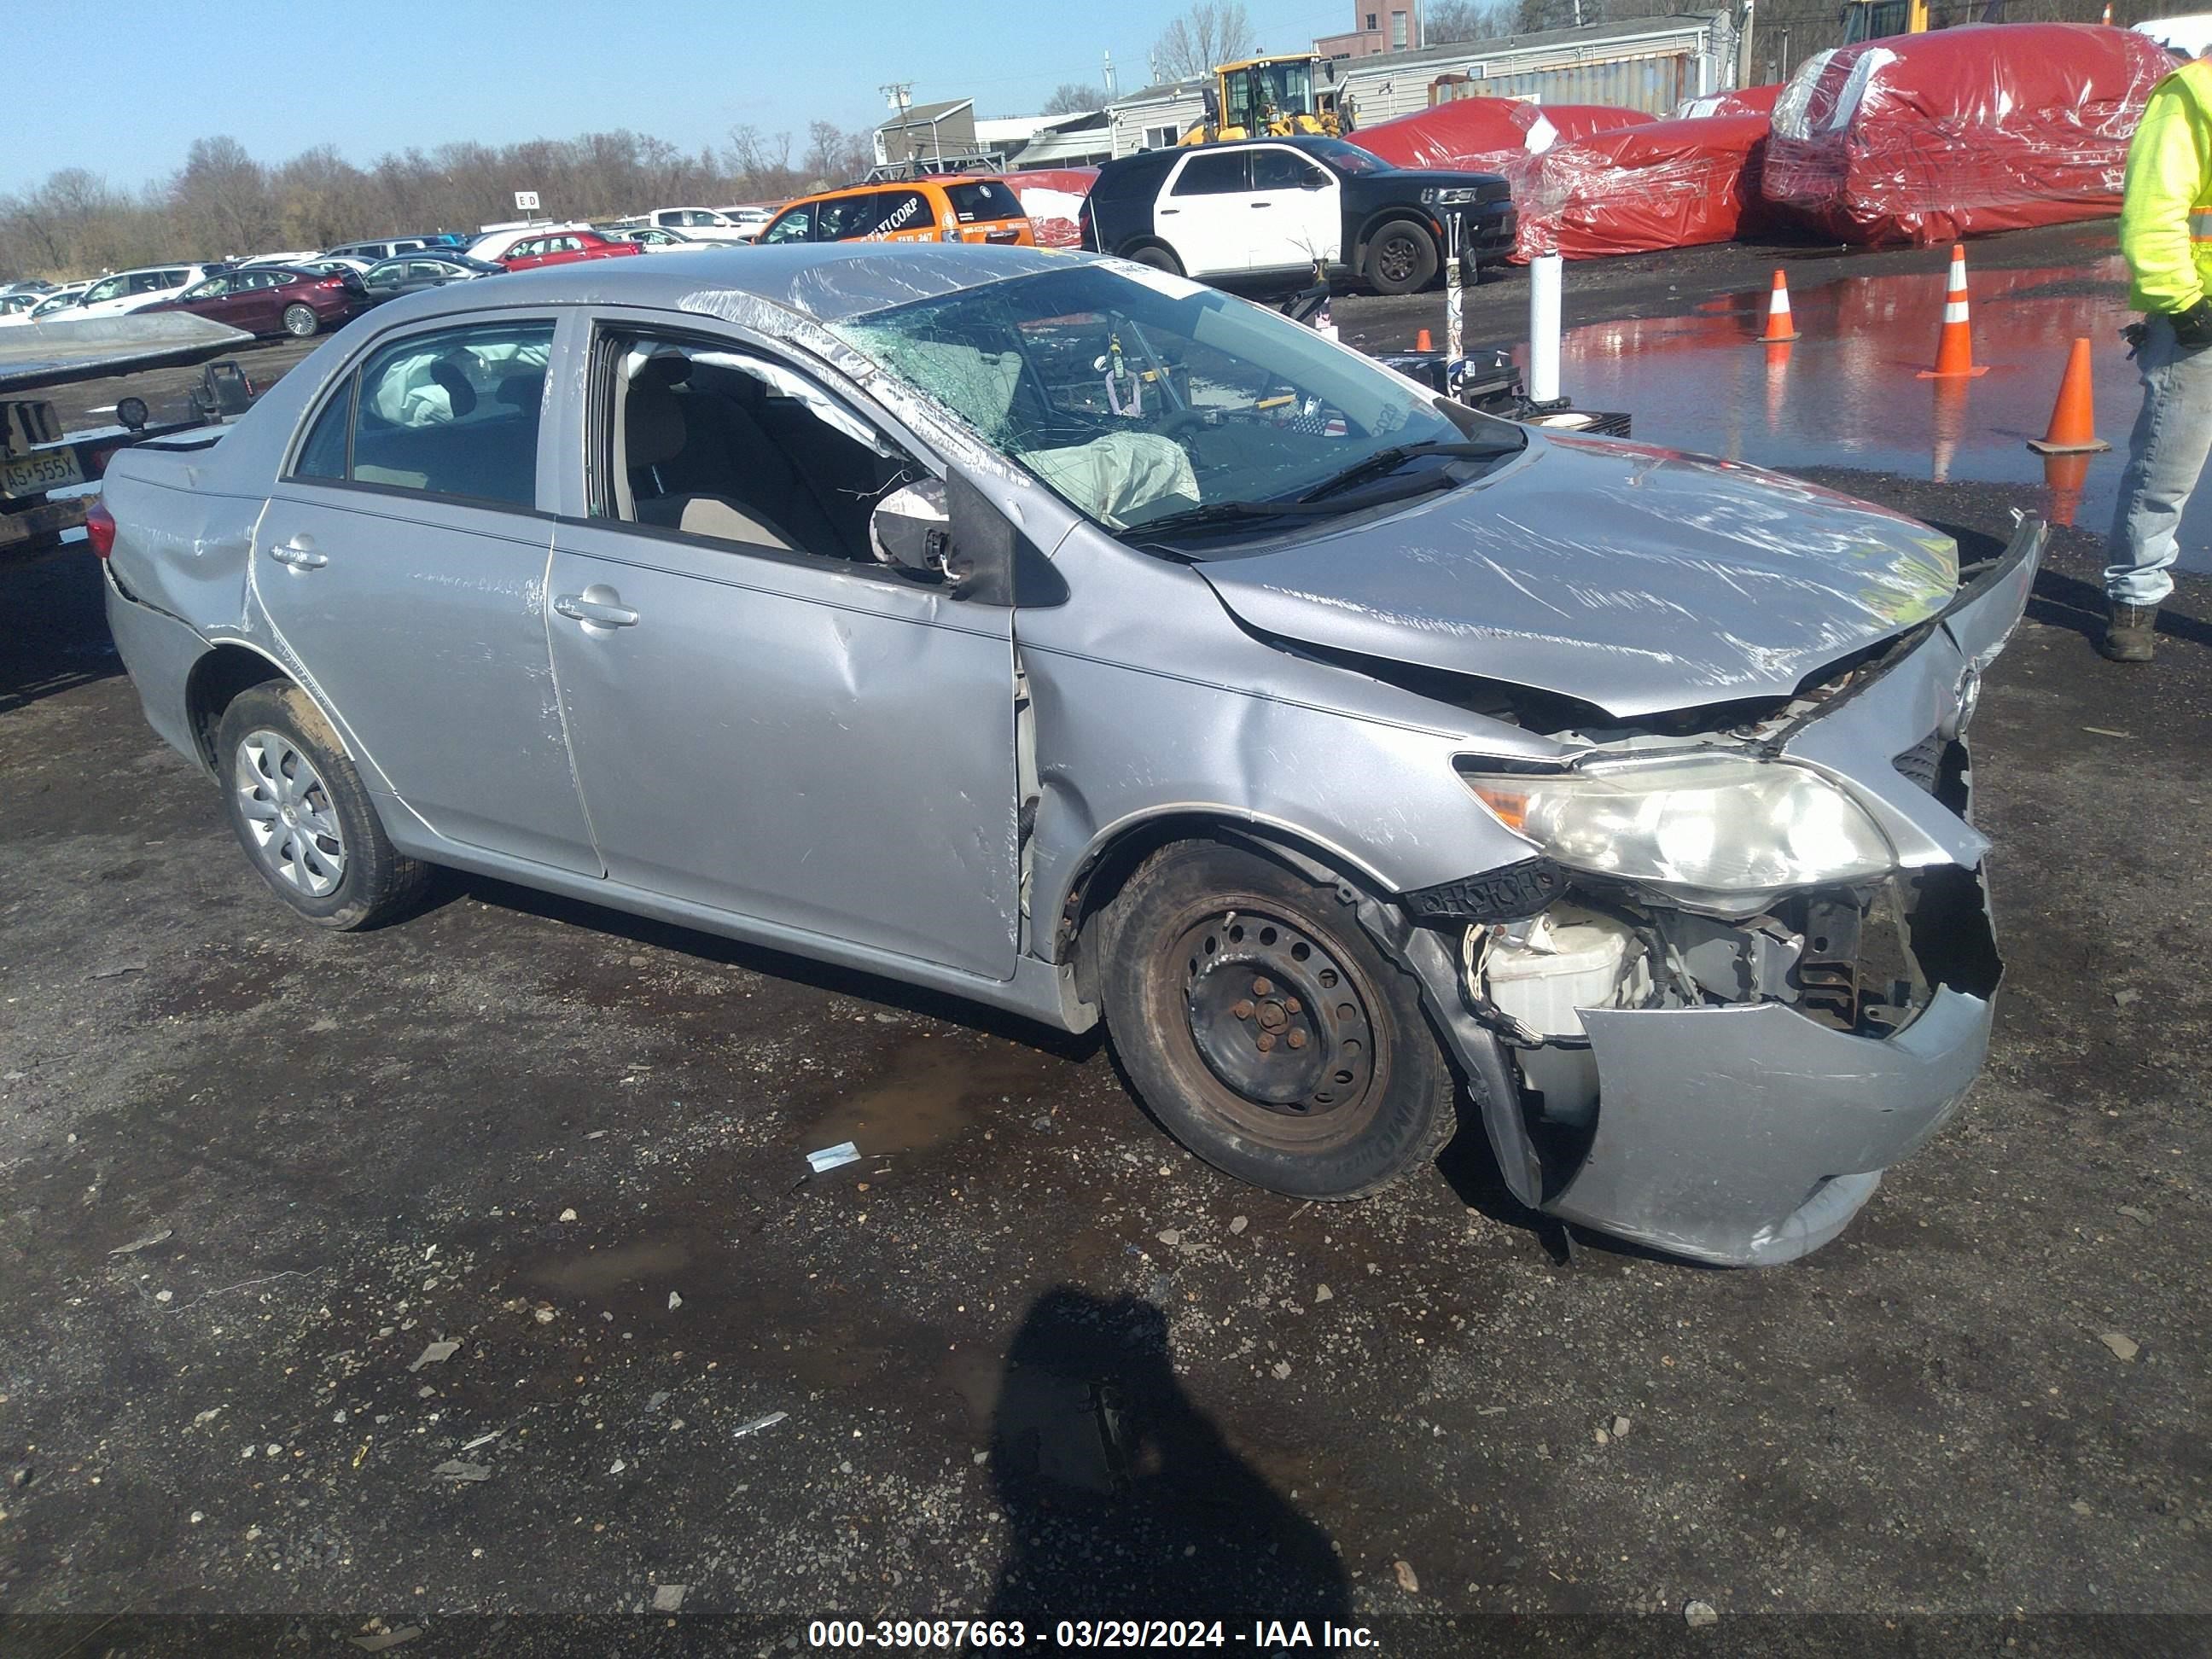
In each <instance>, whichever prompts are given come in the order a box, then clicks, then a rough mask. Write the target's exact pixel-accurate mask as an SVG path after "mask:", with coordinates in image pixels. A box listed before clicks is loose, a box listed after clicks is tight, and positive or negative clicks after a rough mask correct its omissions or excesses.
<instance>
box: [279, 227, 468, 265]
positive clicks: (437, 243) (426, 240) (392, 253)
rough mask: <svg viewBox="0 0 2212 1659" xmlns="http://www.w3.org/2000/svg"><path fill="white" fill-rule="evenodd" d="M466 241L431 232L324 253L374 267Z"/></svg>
mask: <svg viewBox="0 0 2212 1659" xmlns="http://www.w3.org/2000/svg"><path fill="white" fill-rule="evenodd" d="M466 240H467V239H466V238H465V237H461V236H456V235H454V234H453V233H452V232H450V231H443V230H441V231H430V232H425V233H424V234H421V235H417V236H386V237H380V238H379V239H377V240H374V241H368V242H341V243H339V244H338V245H337V246H336V247H332V248H325V249H324V250H323V252H324V253H325V256H329V255H337V256H340V257H343V258H349V259H358V260H360V261H361V262H362V264H365V265H373V264H376V262H377V261H378V260H380V259H391V258H397V257H398V255H400V254H402V253H417V252H421V251H422V250H423V249H424V248H442V247H458V246H461V245H462V244H463V243H464V242H465V241H466ZM294 263H297V262H296V261H295V262H294Z"/></svg>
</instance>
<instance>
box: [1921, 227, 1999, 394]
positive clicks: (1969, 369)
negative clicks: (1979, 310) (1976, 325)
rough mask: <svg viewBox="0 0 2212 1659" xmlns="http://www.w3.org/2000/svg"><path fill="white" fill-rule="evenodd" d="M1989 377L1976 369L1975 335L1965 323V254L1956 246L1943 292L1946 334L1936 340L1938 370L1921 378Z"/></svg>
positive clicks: (1927, 370)
mask: <svg viewBox="0 0 2212 1659" xmlns="http://www.w3.org/2000/svg"><path fill="white" fill-rule="evenodd" d="M1988 373H1989V370H1988V369H1986V368H1975V367H1974V334H1973V330H1972V327H1971V326H1969V325H1968V323H1967V320H1966V247H1965V246H1964V245H1963V244H1961V243H1959V242H1954V243H1952V244H1951V275H1950V279H1949V282H1948V286H1946V288H1945V289H1944V291H1943V331H1942V333H1940V334H1938V335H1937V336H1936V367H1935V368H1923V369H1922V370H1921V371H1920V378H1921V379H1922V380H1954V379H1964V378H1966V376H1968V375H1972V374H1988Z"/></svg>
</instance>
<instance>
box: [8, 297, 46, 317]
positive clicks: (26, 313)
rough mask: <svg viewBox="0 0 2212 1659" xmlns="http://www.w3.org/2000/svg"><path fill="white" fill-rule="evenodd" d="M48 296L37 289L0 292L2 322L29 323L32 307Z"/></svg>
mask: <svg viewBox="0 0 2212 1659" xmlns="http://www.w3.org/2000/svg"><path fill="white" fill-rule="evenodd" d="M45 298H46V295H43V294H40V293H39V292H37V291H35V290H28V291H26V292H24V293H21V294H0V323H9V322H19V323H27V322H29V321H30V320H31V309H32V307H34V306H36V305H37V304H39V303H40V301H42V300H44V299H45Z"/></svg>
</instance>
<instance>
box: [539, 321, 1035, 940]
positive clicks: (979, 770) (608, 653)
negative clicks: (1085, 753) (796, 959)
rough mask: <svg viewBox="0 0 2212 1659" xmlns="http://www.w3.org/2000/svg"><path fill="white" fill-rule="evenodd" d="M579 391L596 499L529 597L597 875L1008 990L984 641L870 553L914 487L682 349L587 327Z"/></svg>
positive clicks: (725, 364) (1009, 653) (1002, 854)
mask: <svg viewBox="0 0 2212 1659" xmlns="http://www.w3.org/2000/svg"><path fill="white" fill-rule="evenodd" d="M590 385H591V386H592V392H591V394H590V395H591V396H592V398H593V399H594V401H595V403H596V404H597V405H598V407H597V409H596V410H595V411H594V413H595V415H596V416H597V418H596V419H594V420H593V421H592V422H588V423H587V425H588V428H589V429H591V430H594V431H597V432H600V433H603V434H605V450H604V451H603V452H602V453H601V455H600V457H599V459H598V462H597V464H596V465H595V469H594V471H595V476H597V477H599V478H600V480H601V481H602V482H601V488H600V490H599V495H598V498H597V500H596V501H595V502H594V504H593V514H594V516H592V517H591V518H589V519H585V520H577V519H566V518H564V519H563V520H562V521H561V523H560V525H559V526H558V528H557V529H556V532H555V538H554V550H553V563H552V574H551V586H550V589H549V590H548V591H549V595H550V608H551V612H552V615H551V617H550V626H551V629H552V640H553V669H554V678H555V679H556V681H557V682H558V683H559V685H560V688H561V700H562V709H563V711H564V713H565V714H566V716H567V722H568V735H569V743H570V745H571V749H572V751H573V753H574V757H575V767H576V777H577V781H578V782H579V784H580V787H581V788H582V790H583V794H584V802H585V805H586V809H587V810H588V811H589V813H590V816H591V822H592V829H593V831H594V833H595V834H596V836H598V842H599V851H600V854H601V855H602V857H603V858H604V860H605V865H606V869H607V873H608V875H609V876H610V877H611V878H613V879H615V880H617V881H621V882H625V883H629V884H634V885H635V886H638V887H642V888H647V889H649V890H652V891H654V892H656V893H662V894H667V895H670V896H676V897H679V898H683V899H686V900H690V901H691V902H696V903H700V904H705V905H710V906H713V907H714V908H718V909H721V910H726V911H731V912H735V913H737V914H738V915H747V916H752V917H757V918H759V919H761V920H763V921H770V922H774V923H777V924H780V925H782V926H785V927H793V928H799V929H803V930H805V931H806V932H809V933H818V934H823V935H826V936H828V937H829V938H833V939H841V940H847V941H851V942H854V943H858V944H861V945H870V946H873V947H876V948H878V949H881V950H884V951H894V952H896V953H898V954H900V955H903V956H908V957H918V958H921V959H922V960H924V961H927V962H933V963H942V964H945V965H947V966H950V967H954V968H959V969H965V970H967V971H968V972H970V973H974V974H977V975H984V976H987V977H989V978H992V979H1006V978H1008V977H1010V976H1011V975H1012V972H1013V963H1014V953H1015V950H1016V948H1017V944H1018V920H1019V899H1018V890H1017V880H1018V878H1017V866H1016V848H1017V842H1018V817H1017V806H1018V804H1017V799H1016V797H1017V785H1016V780H1015V770H1014V696H1013V640H1012V612H1011V611H1007V610H1006V609H1005V608H1003V607H1000V606H995V605H982V604H979V603H974V602H969V601H963V600H960V599H952V598H950V597H948V596H947V595H946V594H945V592H943V591H942V590H941V589H939V588H936V587H933V586H918V585H916V584H915V582H914V581H913V580H910V579H909V578H908V577H906V576H903V575H902V574H897V573H896V572H894V571H892V570H890V569H888V568H884V566H882V565H879V564H878V563H876V562H874V561H873V560H872V558H871V557H870V556H869V551H868V543H867V518H868V513H869V510H870V508H871V507H872V505H873V503H874V502H875V501H877V500H878V499H880V497H881V496H882V495H884V493H886V492H887V491H888V490H889V489H892V488H895V487H896V486H897V484H898V483H901V482H902V481H903V480H906V479H908V478H912V477H917V476H919V475H920V472H921V468H920V467H919V465H917V464H916V463H915V462H914V461H913V460H912V459H910V458H909V457H908V455H907V454H906V453H905V452H904V451H902V449H901V448H900V447H898V446H897V445H896V443H895V442H893V441H890V439H889V438H887V437H886V436H884V435H883V433H882V431H881V429H880V428H879V427H878V425H877V424H876V423H874V422H872V421H871V420H870V419H869V418H868V417H867V416H866V415H864V414H862V413H860V412H859V410H858V409H857V408H856V406H855V405H854V404H852V403H850V402H848V401H846V400H844V398H842V395H841V394H840V393H839V392H837V391H836V390H834V389H832V388H829V387H827V386H824V385H823V383H822V382H821V381H820V380H815V379H811V378H809V377H806V376H803V375H802V374H800V373H799V371H798V370H797V369H796V368H794V367H793V365H791V364H788V363H785V362H781V360H777V359H773V358H769V357H767V356H763V355H759V354H756V353H753V352H750V351H745V350H740V349H726V348H718V347H717V346H715V345H714V344H713V343H711V342H708V341H704V340H702V339H699V338H697V337H680V336H676V335H670V336H667V337H658V338H656V337H650V336H647V335H644V334H639V333H627V332H625V333H615V332H612V331H611V332H610V333H609V334H608V335H606V336H605V337H603V339H602V341H601V343H600V345H599V350H598V352H597V354H596V356H595V358H594V362H593V371H592V377H591V380H590Z"/></svg>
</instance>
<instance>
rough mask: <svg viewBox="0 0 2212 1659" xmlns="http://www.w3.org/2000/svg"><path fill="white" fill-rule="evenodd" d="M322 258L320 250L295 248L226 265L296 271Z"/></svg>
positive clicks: (253, 256) (234, 261)
mask: <svg viewBox="0 0 2212 1659" xmlns="http://www.w3.org/2000/svg"><path fill="white" fill-rule="evenodd" d="M322 257H323V255H322V252H321V251H320V250H319V249H316V248H312V247H302V248H295V249H293V250H292V251H291V252H289V253H256V254H253V255H252V256H250V257H248V258H244V259H231V260H226V261H224V263H225V264H233V265H290V266H292V267H294V268H295V270H306V269H307V264H308V262H309V261H310V260H313V259H319V258H322ZM209 269H210V270H213V269H214V267H213V266H210V267H209Z"/></svg>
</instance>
